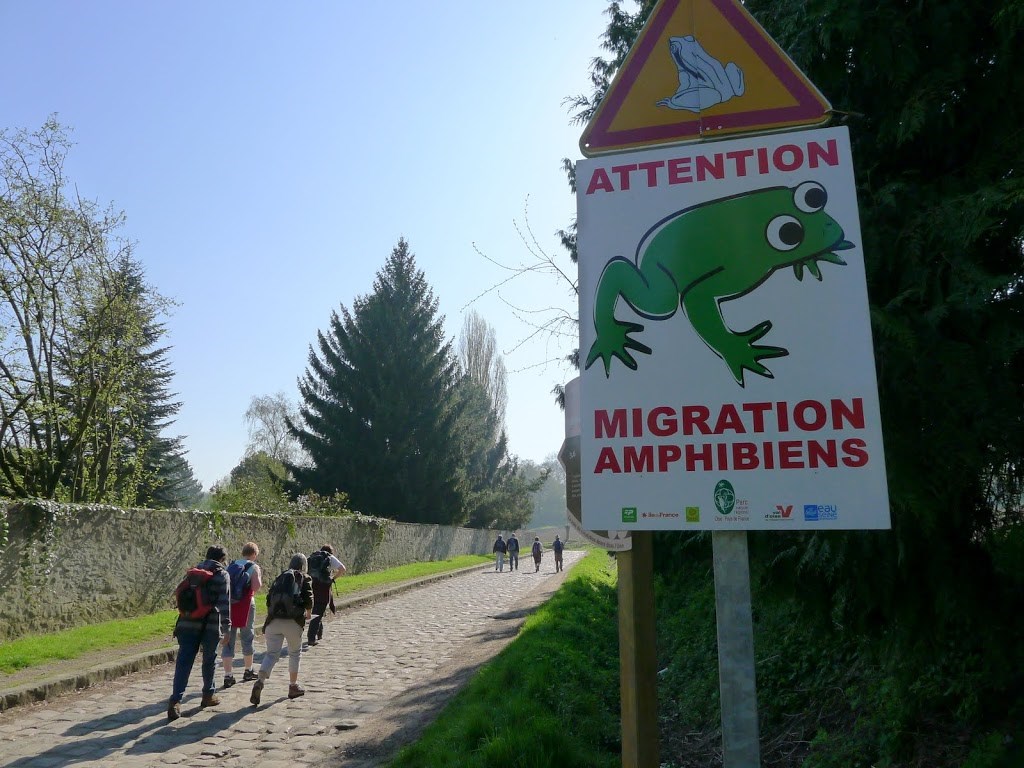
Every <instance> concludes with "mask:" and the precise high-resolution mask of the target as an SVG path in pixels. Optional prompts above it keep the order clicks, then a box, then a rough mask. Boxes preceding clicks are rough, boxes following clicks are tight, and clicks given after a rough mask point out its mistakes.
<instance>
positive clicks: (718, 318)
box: [585, 181, 855, 386]
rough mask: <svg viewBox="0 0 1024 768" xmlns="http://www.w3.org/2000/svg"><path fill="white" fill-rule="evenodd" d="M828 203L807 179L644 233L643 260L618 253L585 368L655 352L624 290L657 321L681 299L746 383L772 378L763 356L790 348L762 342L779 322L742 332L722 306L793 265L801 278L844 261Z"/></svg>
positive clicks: (687, 213)
mask: <svg viewBox="0 0 1024 768" xmlns="http://www.w3.org/2000/svg"><path fill="white" fill-rule="evenodd" d="M827 201H828V194H827V193H826V191H825V188H824V187H823V186H822V185H821V184H818V183H817V182H814V181H807V182H804V183H803V184H800V185H798V186H796V187H792V188H790V187H770V188H767V189H759V190H755V191H753V192H747V193H745V194H741V195H735V196H733V197H726V198H722V199H720V200H711V201H708V202H705V203H701V204H700V205H696V206H693V207H692V208H686V209H684V210H682V211H677V212H676V213H673V214H672V215H670V216H668V217H666V218H665V219H662V220H661V221H660V222H658V223H657V224H655V225H654V226H653V227H652V228H651V229H650V230H648V231H647V233H646V234H645V235H644V236H643V237H642V238H641V239H640V243H639V245H637V249H636V260H635V263H634V262H633V261H630V260H629V259H626V258H624V257H622V256H618V257H616V258H614V259H612V260H611V261H609V262H608V263H607V264H606V265H605V267H604V270H603V271H602V272H601V279H600V281H599V282H598V285H597V295H596V297H595V300H594V329H595V330H596V331H597V340H596V341H594V344H593V346H592V347H591V348H590V353H589V354H588V355H587V361H586V366H585V367H586V368H590V366H591V365H593V364H594V362H595V361H596V360H598V359H600V360H601V361H602V362H603V363H604V371H605V375H606V376H610V375H611V365H612V358H613V357H617V358H619V360H620V361H622V363H623V364H624V365H625V366H626V367H627V368H629V369H631V370H636V368H637V363H636V360H634V359H633V355H632V354H631V353H630V351H629V350H634V351H636V352H640V353H643V354H650V352H651V349H650V347H648V346H646V345H644V344H642V343H640V342H639V341H637V340H636V339H634V338H632V337H631V336H630V334H631V333H636V332H639V331H642V330H643V328H644V326H643V325H640V324H639V323H633V322H627V321H623V320H617V319H616V318H615V306H616V304H617V303H618V300H619V297H620V296H621V297H622V298H623V299H625V300H626V303H627V304H629V306H630V307H632V309H633V310H634V311H635V312H636V313H637V314H639V315H640V316H641V317H645V318H647V319H649V320H664V319H666V318H669V317H672V316H673V315H674V314H675V313H676V310H677V309H678V308H679V306H680V305H682V308H683V312H684V313H685V314H686V317H687V319H688V320H689V321H690V324H691V325H692V326H693V329H694V330H695V331H696V332H697V334H698V335H699V336H700V337H701V339H702V340H703V341H704V343H705V344H707V345H708V346H709V347H710V348H711V349H712V350H713V351H714V352H715V354H717V355H718V356H719V357H721V358H722V360H724V361H725V364H726V365H727V366H728V367H729V371H730V372H731V373H732V375H733V378H734V379H735V380H736V383H737V384H739V385H740V386H743V383H744V382H743V376H744V370H747V371H751V372H753V373H756V374H758V375H759V376H764V377H766V378H773V376H772V373H771V371H769V370H768V369H767V368H766V367H765V366H764V365H762V364H761V363H760V362H759V361H761V360H764V359H767V358H772V357H782V356H784V355H788V354H789V352H788V350H786V349H784V348H782V347H771V346H760V345H757V344H755V342H756V341H758V340H759V339H761V338H762V337H763V336H764V335H765V334H767V333H768V331H770V330H771V328H772V324H771V321H769V320H765V321H763V322H761V323H758V324H757V325H755V326H754V327H753V328H751V329H749V330H747V331H743V332H738V333H737V332H735V331H732V330H730V329H729V327H728V326H727V325H726V324H725V319H724V318H723V317H722V310H721V304H722V302H724V301H731V300H733V299H737V298H739V297H740V296H745V295H746V294H748V293H750V292H751V291H753V290H754V289H755V288H757V287H758V286H759V285H761V283H763V282H764V281H765V280H767V279H768V278H769V277H770V276H771V275H772V273H774V272H775V271H776V270H777V269H782V268H783V267H790V266H791V267H793V272H794V274H795V275H796V277H797V279H798V280H802V279H803V276H804V270H805V269H806V270H807V271H808V272H810V273H811V274H812V275H814V277H815V278H817V279H818V280H821V270H820V268H819V266H818V262H821V261H827V262H829V263H831V264H839V265H845V264H846V262H845V261H843V260H842V259H841V258H840V257H839V256H838V255H837V254H836V253H834V252H835V251H842V250H847V249H849V248H853V247H855V246H854V244H853V243H850V242H848V241H847V240H845V239H844V235H843V229H842V227H841V226H839V224H838V223H837V222H836V220H835V219H833V218H832V217H831V216H829V215H828V214H827V213H825V203H826V202H827Z"/></svg>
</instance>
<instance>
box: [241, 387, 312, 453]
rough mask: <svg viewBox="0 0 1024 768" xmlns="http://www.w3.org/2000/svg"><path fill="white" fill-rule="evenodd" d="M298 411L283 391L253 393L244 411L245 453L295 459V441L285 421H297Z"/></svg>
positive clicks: (296, 450) (296, 446)
mask: <svg viewBox="0 0 1024 768" xmlns="http://www.w3.org/2000/svg"><path fill="white" fill-rule="evenodd" d="M298 415H299V414H298V411H297V410H296V409H295V406H294V404H293V403H292V402H291V401H290V400H289V399H288V397H287V396H286V395H285V394H284V392H277V393H275V394H273V395H259V396H254V397H253V398H252V400H250V401H249V407H248V408H247V409H246V411H245V423H246V424H247V425H248V427H249V445H248V447H247V449H246V450H247V451H248V452H249V453H258V452H260V451H262V452H264V453H266V454H267V455H268V456H270V457H272V458H274V459H277V460H278V461H279V462H282V464H283V463H284V462H286V461H287V462H297V461H298V459H299V449H298V444H297V443H296V441H295V437H294V436H293V435H292V433H291V432H290V431H289V430H288V422H289V421H291V422H295V421H297V420H298Z"/></svg>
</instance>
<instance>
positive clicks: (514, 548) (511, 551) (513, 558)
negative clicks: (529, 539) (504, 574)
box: [505, 531, 519, 573]
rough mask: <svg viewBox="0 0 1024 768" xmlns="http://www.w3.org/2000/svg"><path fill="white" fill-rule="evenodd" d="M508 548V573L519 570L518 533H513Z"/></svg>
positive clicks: (509, 538)
mask: <svg viewBox="0 0 1024 768" xmlns="http://www.w3.org/2000/svg"><path fill="white" fill-rule="evenodd" d="M505 546H506V547H507V548H508V572H509V573H512V571H518V570H519V539H518V538H516V532H515V531H512V535H511V536H509V537H508V542H507V543H506V545H505Z"/></svg>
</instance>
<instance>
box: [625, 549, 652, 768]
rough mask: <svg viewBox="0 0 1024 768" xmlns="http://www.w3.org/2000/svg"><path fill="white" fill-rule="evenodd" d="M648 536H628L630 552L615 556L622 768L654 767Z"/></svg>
mask: <svg viewBox="0 0 1024 768" xmlns="http://www.w3.org/2000/svg"><path fill="white" fill-rule="evenodd" d="M652 536H653V534H652V533H651V532H650V531H633V532H632V533H631V539H632V543H633V546H632V549H630V550H627V551H625V552H619V553H618V554H617V555H616V559H617V561H618V566H619V688H620V692H621V696H622V765H623V768H658V765H659V762H658V687H657V686H658V669H657V667H658V659H657V655H656V651H655V633H654V578H653V572H654V562H653V554H654V553H653V539H652Z"/></svg>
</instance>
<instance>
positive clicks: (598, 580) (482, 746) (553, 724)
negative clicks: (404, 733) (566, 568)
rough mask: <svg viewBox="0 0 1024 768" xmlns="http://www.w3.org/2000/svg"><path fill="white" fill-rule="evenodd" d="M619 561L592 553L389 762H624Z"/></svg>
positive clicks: (598, 765)
mask: <svg viewBox="0 0 1024 768" xmlns="http://www.w3.org/2000/svg"><path fill="white" fill-rule="evenodd" d="M620 751H621V745H620V730H619V667H618V624H617V619H616V596H615V563H614V561H612V560H610V559H609V558H608V556H607V554H605V553H604V552H603V551H597V550H592V551H591V552H590V553H589V554H588V555H587V557H586V558H585V559H584V560H582V561H581V562H580V563H578V564H577V565H576V566H574V567H573V569H572V570H571V571H570V572H569V575H568V577H567V578H566V582H565V584H563V585H562V587H561V589H559V590H558V592H557V593H556V594H555V595H554V596H553V597H552V598H551V599H550V600H549V601H548V602H547V603H545V604H544V605H543V606H541V607H540V608H539V609H538V610H537V612H536V613H534V614H533V615H532V616H531V617H530V618H529V619H527V621H526V623H525V624H524V626H523V629H522V631H521V632H520V634H519V637H518V638H516V640H515V641H514V642H513V643H512V644H511V645H509V646H508V647H506V648H505V650H504V651H502V652H501V653H500V654H499V655H498V656H497V657H495V659H493V660H492V661H491V662H490V663H488V664H487V665H486V666H484V667H483V668H482V669H481V670H480V672H479V673H477V675H476V676H474V678H473V680H472V681H470V683H469V685H467V686H466V688H464V689H463V690H462V691H461V692H460V693H459V694H458V695H457V696H456V697H455V699H453V700H452V701H451V703H450V704H449V705H448V706H447V707H446V708H445V709H444V711H443V712H442V713H441V715H440V717H439V718H438V719H437V720H436V721H435V722H434V723H433V724H432V725H431V726H430V727H429V728H427V730H426V731H425V732H424V733H423V736H422V738H421V739H420V740H419V741H418V742H416V743H415V744H413V745H411V746H409V747H406V748H405V749H403V750H402V752H400V753H399V755H398V756H397V757H396V759H395V760H394V761H393V762H392V763H391V768H414V767H415V768H426V767H428V766H450V765H459V766H460V768H506V767H507V766H511V765H517V766H518V765H522V766H558V768H604V766H608V767H609V768H610V767H611V766H618V765H619V764H620Z"/></svg>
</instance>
